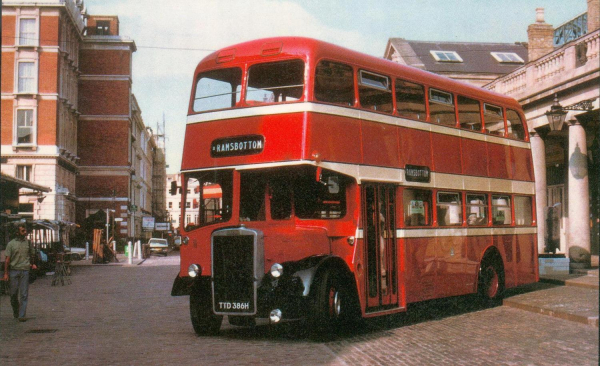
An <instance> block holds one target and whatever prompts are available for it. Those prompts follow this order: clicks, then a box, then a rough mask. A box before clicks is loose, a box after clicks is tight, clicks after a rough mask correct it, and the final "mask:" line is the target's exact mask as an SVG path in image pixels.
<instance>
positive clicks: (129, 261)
mask: <svg viewBox="0 0 600 366" xmlns="http://www.w3.org/2000/svg"><path fill="white" fill-rule="evenodd" d="M127 249H129V250H128V253H127V263H129V264H133V258H132V256H131V255H132V254H133V253H131V242H130V241H128V242H127Z"/></svg>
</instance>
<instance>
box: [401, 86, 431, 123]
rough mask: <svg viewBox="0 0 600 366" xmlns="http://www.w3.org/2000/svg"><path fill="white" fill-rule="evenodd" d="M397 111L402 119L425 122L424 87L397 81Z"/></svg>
mask: <svg viewBox="0 0 600 366" xmlns="http://www.w3.org/2000/svg"><path fill="white" fill-rule="evenodd" d="M396 105H397V107H396V109H397V113H398V115H400V116H402V117H407V118H412V119H418V120H422V121H423V120H425V119H426V118H427V113H426V111H425V90H424V89H423V86H422V85H419V84H413V83H411V82H408V81H404V80H398V79H397V80H396Z"/></svg>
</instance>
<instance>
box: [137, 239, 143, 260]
mask: <svg viewBox="0 0 600 366" xmlns="http://www.w3.org/2000/svg"><path fill="white" fill-rule="evenodd" d="M136 246H137V250H138V251H137V254H138V259H142V241H141V240H138V241H137V244H136Z"/></svg>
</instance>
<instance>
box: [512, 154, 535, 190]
mask: <svg viewBox="0 0 600 366" xmlns="http://www.w3.org/2000/svg"><path fill="white" fill-rule="evenodd" d="M511 156H512V159H513V161H514V164H513V167H514V169H515V172H514V175H513V179H516V180H524V181H528V182H532V181H533V162H532V161H531V150H529V149H524V148H520V147H511Z"/></svg>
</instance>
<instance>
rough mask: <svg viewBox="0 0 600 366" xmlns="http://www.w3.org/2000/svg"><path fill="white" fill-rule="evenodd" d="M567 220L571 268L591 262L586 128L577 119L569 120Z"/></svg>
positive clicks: (586, 265)
mask: <svg viewBox="0 0 600 366" xmlns="http://www.w3.org/2000/svg"><path fill="white" fill-rule="evenodd" d="M568 159H569V167H568V172H567V174H568V176H569V188H568V189H569V194H568V196H569V224H568V227H567V253H569V258H570V260H571V264H570V265H571V268H589V266H590V260H591V257H590V195H589V176H588V157H587V144H586V136H585V130H584V129H583V126H582V125H581V124H580V123H579V121H577V120H575V119H572V120H570V121H569V155H568Z"/></svg>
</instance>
